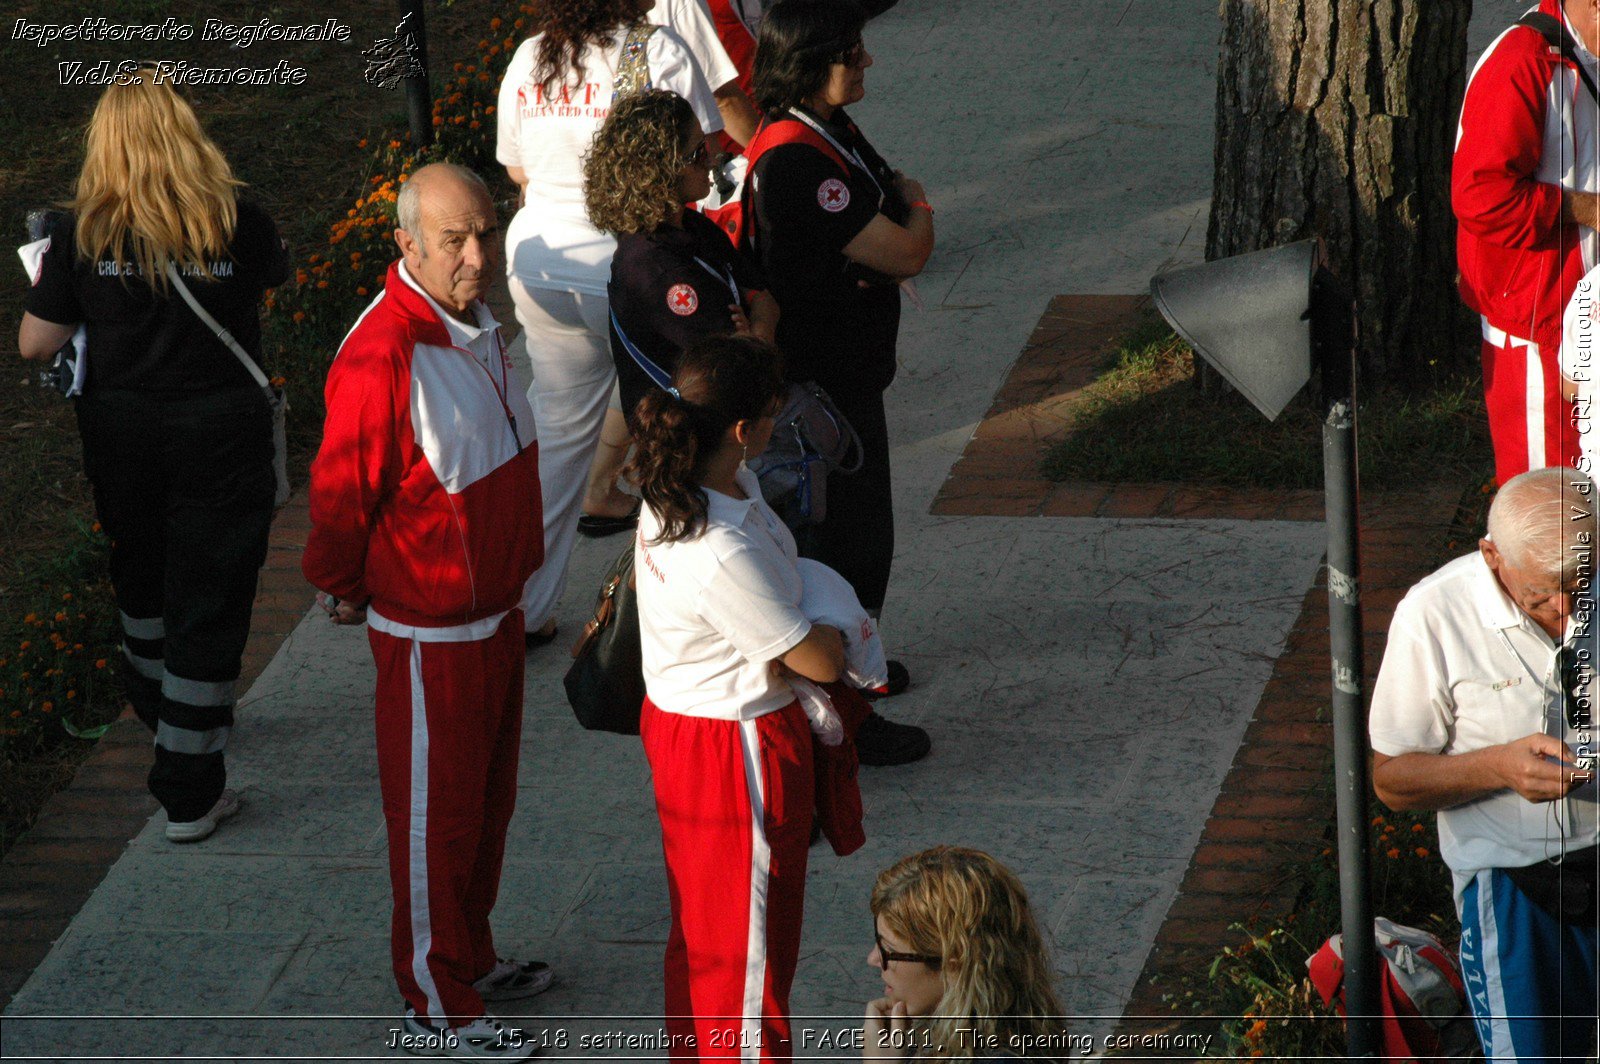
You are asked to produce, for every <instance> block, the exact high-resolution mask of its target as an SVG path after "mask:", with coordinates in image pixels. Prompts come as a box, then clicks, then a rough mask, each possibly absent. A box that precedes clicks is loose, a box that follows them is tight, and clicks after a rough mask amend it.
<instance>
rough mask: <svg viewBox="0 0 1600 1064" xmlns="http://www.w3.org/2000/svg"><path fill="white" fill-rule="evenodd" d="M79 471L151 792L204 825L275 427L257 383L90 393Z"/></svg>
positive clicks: (173, 815) (176, 816)
mask: <svg viewBox="0 0 1600 1064" xmlns="http://www.w3.org/2000/svg"><path fill="white" fill-rule="evenodd" d="M77 413H78V429H79V432H80V434H81V435H82V439H83V464H84V471H85V472H86V473H87V474H88V477H89V483H90V485H91V486H92V487H93V489H94V503H95V513H96V516H98V517H99V519H100V524H101V525H102V526H103V527H104V529H105V531H106V534H107V535H108V536H110V538H111V583H112V587H113V589H114V590H115V591H116V596H117V606H118V608H119V609H120V610H121V611H122V614H123V624H124V630H125V636H126V638H125V640H124V654H125V657H126V659H127V660H126V662H125V664H124V670H123V671H124V672H125V673H126V674H127V675H128V676H129V689H128V696H129V700H130V701H131V702H132V703H133V707H134V710H135V712H137V713H138V714H139V717H140V719H141V720H143V721H144V723H145V724H146V725H147V726H148V727H149V728H150V729H151V730H152V731H154V732H155V733H156V745H155V764H154V766H153V767H152V768H151V770H150V792H151V793H152V794H154V795H155V796H156V798H157V799H158V800H159V801H160V802H161V804H162V806H163V807H165V808H166V810H167V816H168V818H169V819H170V820H172V821H174V822H181V821H189V820H197V819H199V818H200V817H202V816H204V815H205V814H206V812H207V811H208V810H210V808H211V806H212V805H213V804H215V802H216V800H217V798H218V796H219V795H221V793H222V788H223V786H224V784H225V782H226V778H227V777H226V769H225V767H224V763H223V753H222V748H223V746H224V745H225V743H226V741H227V735H228V729H229V728H231V727H232V725H233V701H234V692H233V685H234V683H235V681H237V680H238V678H239V660H240V657H241V656H242V655H243V653H244V644H245V639H246V637H247V636H248V635H249V631H250V609H251V605H252V603H253V601H254V599H255V593H256V578H257V575H258V573H259V572H260V570H261V565H262V563H263V562H264V561H265V560H266V551H267V533H268V531H269V529H270V528H271V524H272V503H273V489H274V482H273V473H272V420H271V413H270V412H269V410H268V408H267V404H266V401H265V400H264V399H263V397H262V395H261V393H260V391H259V390H258V389H256V388H254V387H247V388H240V389H238V390H233V391H227V392H211V393H206V394H200V395H192V396H187V395H176V396H175V395H161V394H155V393H147V392H132V391H106V390H98V391H96V390H94V389H91V390H90V391H89V392H87V393H86V394H85V395H84V396H83V397H82V398H80V399H78V400H77Z"/></svg>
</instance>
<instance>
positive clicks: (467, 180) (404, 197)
mask: <svg viewBox="0 0 1600 1064" xmlns="http://www.w3.org/2000/svg"><path fill="white" fill-rule="evenodd" d="M430 171H432V172H434V173H445V174H449V175H450V176H451V177H454V178H455V179H456V180H458V181H461V182H462V183H464V184H468V185H473V186H476V187H477V188H478V190H479V191H481V192H482V193H483V194H484V196H485V197H488V196H489V186H488V185H487V184H485V183H484V180H483V178H481V177H479V176H478V174H477V172H476V171H475V170H470V169H468V168H467V167H465V166H458V165H457V164H455V163H429V164H428V165H427V166H424V167H423V168H422V169H421V170H418V171H417V172H416V173H414V174H412V175H411V178H410V180H408V181H407V182H406V183H405V184H404V185H401V186H400V195H399V196H397V197H396V198H395V204H394V214H395V221H396V223H397V224H398V225H399V226H400V228H401V229H404V230H405V231H406V232H407V233H409V234H411V239H413V240H415V241H416V242H417V246H418V247H419V248H422V249H423V250H426V244H425V243H424V242H423V239H422V189H420V188H418V187H417V186H418V182H417V178H419V177H422V175H424V174H427V173H429V172H430ZM422 183H423V184H426V183H427V179H426V178H424V179H423V182H422Z"/></svg>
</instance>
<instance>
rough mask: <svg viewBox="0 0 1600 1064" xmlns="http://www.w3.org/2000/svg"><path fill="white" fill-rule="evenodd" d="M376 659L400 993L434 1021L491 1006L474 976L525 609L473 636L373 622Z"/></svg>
mask: <svg viewBox="0 0 1600 1064" xmlns="http://www.w3.org/2000/svg"><path fill="white" fill-rule="evenodd" d="M367 634H368V639H369V640H370V642H371V644H372V656H373V659H374V660H375V661H376V662H377V665H378V697H377V702H378V712H377V731H378V778H379V782H380V784H381V785H382V788H383V816H384V821H385V822H386V824H387V825H388V829H389V880H390V883H391V885H392V887H393V889H394V919H393V923H392V927H391V942H390V945H391V949H392V952H393V956H394V976H395V980H396V982H398V983H399V984H400V993H401V994H402V995H404V997H405V999H406V1003H407V1004H408V1005H410V1006H411V1007H412V1008H413V1009H415V1010H416V1012H417V1015H418V1016H420V1017H422V1018H424V1019H426V1020H427V1022H429V1023H431V1024H433V1025H434V1026H452V1027H453V1026H459V1025H461V1024H464V1023H470V1022H471V1021H472V1020H475V1019H477V1018H478V1017H480V1016H482V1015H483V1014H484V1007H483V999H482V998H481V997H480V996H479V994H478V992H477V991H476V990H474V989H473V988H472V984H473V981H474V980H477V979H480V978H482V977H483V976H484V975H487V974H488V972H489V971H490V969H492V968H493V967H494V965H495V950H494V938H493V936H492V935H491V933H490V931H489V911H490V910H491V909H493V908H494V902H495V896H496V895H497V894H498V892H499V889H500V864H501V859H502V857H503V855H504V853H505V841H506V826H507V825H508V824H509V823H510V822H511V811H512V808H513V807H514V806H515V804H516V796H517V747H518V741H519V740H520V738H521V735H522V665H523V654H524V648H523V641H522V611H521V610H512V611H511V612H510V613H509V614H507V615H506V617H505V618H504V619H503V620H502V621H501V622H500V627H499V629H498V630H497V631H496V632H495V633H494V634H493V635H491V636H489V637H488V638H486V639H479V640H474V641H471V642H457V643H451V642H423V641H419V640H414V639H398V638H395V637H394V636H390V635H386V634H384V633H383V632H379V631H375V630H373V629H371V628H370V627H369V628H368V632H367Z"/></svg>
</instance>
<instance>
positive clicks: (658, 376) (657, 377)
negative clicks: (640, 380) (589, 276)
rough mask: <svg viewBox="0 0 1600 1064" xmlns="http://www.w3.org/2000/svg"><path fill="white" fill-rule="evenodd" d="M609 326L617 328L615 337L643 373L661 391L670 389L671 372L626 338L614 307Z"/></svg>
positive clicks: (626, 335)
mask: <svg viewBox="0 0 1600 1064" xmlns="http://www.w3.org/2000/svg"><path fill="white" fill-rule="evenodd" d="M611 327H612V328H613V329H615V330H617V339H619V340H621V341H622V349H623V350H624V351H626V352H628V357H630V358H632V359H633V361H634V363H635V364H636V365H637V366H638V367H639V368H640V369H642V370H644V375H645V376H646V377H649V378H650V379H651V380H653V381H655V382H656V384H657V385H658V386H659V387H660V388H661V389H662V390H663V391H671V390H672V374H670V373H668V372H667V371H666V370H664V369H662V368H661V367H660V366H658V365H656V364H655V363H654V362H652V361H651V360H650V356H649V355H647V354H645V353H644V352H643V351H641V350H639V349H638V348H637V347H636V346H634V343H633V341H632V340H630V339H628V334H627V333H625V332H623V331H622V323H621V322H620V321H618V320H617V312H616V310H614V309H613V310H612V311H611Z"/></svg>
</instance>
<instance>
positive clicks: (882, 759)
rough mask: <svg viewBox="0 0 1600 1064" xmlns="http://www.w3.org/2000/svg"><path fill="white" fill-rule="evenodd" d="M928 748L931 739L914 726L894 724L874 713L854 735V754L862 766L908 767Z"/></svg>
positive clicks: (930, 744)
mask: <svg viewBox="0 0 1600 1064" xmlns="http://www.w3.org/2000/svg"><path fill="white" fill-rule="evenodd" d="M932 749H933V740H932V739H929V738H928V733H927V732H925V731H923V730H922V729H921V728H919V727H917V726H916V725H915V724H896V723H895V722H894V721H892V720H885V719H884V718H883V717H882V716H880V715H879V714H877V713H875V712H874V713H872V714H870V715H869V716H868V717H867V719H866V720H864V721H862V722H861V730H860V731H858V732H856V755H857V756H858V757H860V758H861V763H862V764H863V765H879V766H882V765H909V764H910V763H911V762H913V761H921V760H922V759H923V758H925V757H927V756H928V751H929V750H932Z"/></svg>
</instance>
